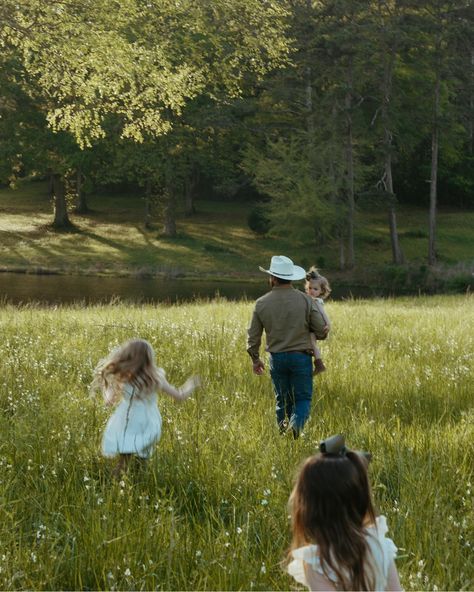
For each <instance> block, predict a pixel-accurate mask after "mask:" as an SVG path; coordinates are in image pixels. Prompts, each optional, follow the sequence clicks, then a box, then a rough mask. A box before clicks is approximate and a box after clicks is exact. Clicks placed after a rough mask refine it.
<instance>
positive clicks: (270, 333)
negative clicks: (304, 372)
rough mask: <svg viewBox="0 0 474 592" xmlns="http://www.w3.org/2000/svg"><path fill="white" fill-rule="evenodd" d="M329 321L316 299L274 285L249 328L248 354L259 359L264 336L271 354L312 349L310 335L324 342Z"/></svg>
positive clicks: (256, 307)
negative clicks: (325, 318) (323, 314)
mask: <svg viewBox="0 0 474 592" xmlns="http://www.w3.org/2000/svg"><path fill="white" fill-rule="evenodd" d="M325 326H326V322H325V320H324V318H323V316H322V314H321V312H320V311H319V309H318V308H317V307H316V305H315V304H314V303H313V299H312V298H311V297H310V296H307V295H306V294H304V293H303V292H300V291H299V290H296V289H295V288H293V286H292V285H286V286H274V287H273V288H272V290H271V291H270V292H268V293H267V294H265V295H264V296H262V297H261V298H259V299H258V300H257V301H256V303H255V308H254V311H253V315H252V320H251V321H250V326H249V328H248V339H247V351H248V353H249V355H250V357H251V358H252V360H253V361H256V360H258V358H259V351H260V344H261V341H262V333H263V330H265V335H266V339H267V348H268V351H270V352H271V353H277V352H285V351H306V350H311V349H312V346H311V338H310V333H314V334H315V335H316V338H317V339H325V338H326V335H327V333H326V332H325V330H324V328H325Z"/></svg>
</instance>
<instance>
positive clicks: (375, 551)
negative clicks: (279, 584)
mask: <svg viewBox="0 0 474 592" xmlns="http://www.w3.org/2000/svg"><path fill="white" fill-rule="evenodd" d="M365 530H366V533H367V535H366V537H367V543H368V546H369V549H368V551H369V554H368V557H367V562H368V564H369V565H368V568H369V569H370V570H371V571H372V573H373V574H374V576H375V588H374V590H385V589H386V586H387V579H388V571H389V566H390V564H391V563H392V561H393V560H394V559H395V556H396V554H397V547H396V546H395V544H394V542H393V541H392V539H389V538H388V537H386V536H385V535H386V534H387V531H388V527H387V520H386V518H385V516H379V517H378V518H377V519H376V523H375V525H373V526H369V527H367V528H366V529H365ZM291 554H292V557H293V560H292V561H291V562H290V563H289V564H288V567H287V570H288V573H289V574H290V575H291V576H293V577H294V578H295V580H296V581H297V582H299V583H300V584H304V585H305V586H307V588H308V589H310V586H309V584H308V582H307V580H306V574H305V564H307V566H309V567H310V568H311V569H313V570H314V571H316V572H317V573H318V574H320V575H322V576H324V577H328V578H329V579H330V580H331V582H333V583H334V584H337V577H336V574H335V573H334V571H333V570H332V569H330V568H329V567H328V568H327V575H326V574H325V573H324V572H323V569H322V567H321V562H320V559H319V554H318V545H305V546H304V547H299V548H298V549H294V550H293V551H292V553H291Z"/></svg>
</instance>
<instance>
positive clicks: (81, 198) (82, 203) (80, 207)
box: [75, 168, 89, 214]
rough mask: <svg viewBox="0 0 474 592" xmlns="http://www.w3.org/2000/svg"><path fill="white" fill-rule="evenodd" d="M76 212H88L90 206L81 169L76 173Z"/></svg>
mask: <svg viewBox="0 0 474 592" xmlns="http://www.w3.org/2000/svg"><path fill="white" fill-rule="evenodd" d="M76 196H77V197H76V208H75V211H76V214H87V212H89V206H88V205H87V198H86V193H85V191H84V176H83V174H82V171H81V169H80V168H79V169H77V173H76Z"/></svg>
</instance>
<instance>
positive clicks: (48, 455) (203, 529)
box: [0, 297, 474, 590]
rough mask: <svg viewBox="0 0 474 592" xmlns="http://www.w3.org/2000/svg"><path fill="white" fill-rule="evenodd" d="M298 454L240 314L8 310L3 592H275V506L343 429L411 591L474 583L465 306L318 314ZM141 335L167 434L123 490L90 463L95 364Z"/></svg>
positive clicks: (97, 406)
mask: <svg viewBox="0 0 474 592" xmlns="http://www.w3.org/2000/svg"><path fill="white" fill-rule="evenodd" d="M328 311H329V313H330V315H331V318H332V320H333V324H334V331H333V335H332V336H331V339H330V340H328V342H327V343H324V344H323V345H322V348H323V354H324V358H325V361H326V363H327V366H328V371H327V372H326V373H324V374H323V375H322V376H321V377H318V379H317V381H316V383H315V384H316V387H317V393H316V395H315V398H314V404H313V409H312V415H311V419H310V421H309V423H308V425H307V428H306V430H305V433H304V437H302V438H301V439H300V440H299V441H297V442H294V441H292V440H290V439H286V438H281V437H280V436H279V435H278V431H277V429H276V426H275V420H274V413H273V406H274V403H273V395H272V390H271V383H270V379H269V376H268V373H265V375H264V376H262V377H255V376H254V375H253V374H252V373H251V371H250V362H249V359H248V356H247V354H246V353H245V331H246V325H247V321H248V319H249V317H250V313H251V304H248V303H245V302H243V303H228V302H226V301H224V300H218V301H213V302H201V303H196V304H188V305H180V306H163V305H161V306H141V307H139V306H133V305H125V304H120V303H116V304H114V305H109V306H105V305H104V306H94V307H90V308H83V307H81V306H79V305H77V306H73V307H60V308H54V309H52V308H41V307H37V306H34V305H30V306H26V307H22V308H16V307H13V306H4V307H3V308H1V309H0V322H1V325H2V331H3V339H2V341H1V342H0V364H1V377H2V378H1V381H0V430H1V431H0V434H1V436H0V482H1V488H0V512H1V518H2V520H1V522H0V540H1V541H2V555H1V557H0V588H2V589H99V590H105V589H109V590H110V589H163V590H166V589H171V590H178V589H179V590H194V589H203V590H216V589H221V590H237V589H242V590H249V589H255V590H269V589H270V590H286V589H289V588H290V587H291V586H293V583H292V582H291V580H290V579H289V578H288V577H287V576H286V575H285V574H284V573H283V572H282V570H281V567H280V561H281V560H282V558H283V557H284V554H285V549H286V547H287V545H288V542H289V527H288V521H287V510H286V503H287V499H288V495H289V492H290V490H291V486H292V482H293V478H294V475H295V471H296V469H297V466H298V465H299V463H300V462H301V461H302V459H303V458H305V457H306V456H307V455H309V454H311V453H312V452H313V451H314V450H315V448H316V446H317V443H318V441H319V440H320V439H321V438H323V437H326V436H328V435H330V434H332V433H335V432H344V433H346V435H347V439H348V443H349V444H350V445H351V446H352V447H354V448H362V449H367V450H370V451H371V452H372V453H373V456H374V460H373V463H372V465H371V469H370V472H371V478H372V483H373V488H374V495H375V499H376V503H377V505H378V507H379V509H380V511H381V512H382V513H383V514H385V515H386V516H387V518H388V523H389V527H390V535H391V536H392V537H393V539H394V540H395V542H396V544H397V546H398V547H399V555H400V556H401V558H400V559H399V562H398V565H399V570H400V573H401V577H402V581H403V584H404V586H405V587H406V588H407V589H416V590H421V589H423V590H425V589H426V590H430V589H434V587H435V586H436V587H437V588H438V589H456V590H461V589H466V590H467V589H472V586H473V566H472V562H470V558H472V547H471V546H470V545H472V544H473V530H474V522H473V516H474V514H473V512H472V509H473V508H472V501H473V498H472V483H473V477H474V475H473V465H472V456H473V453H474V445H473V442H474V437H473V436H474V434H473V431H474V430H473V411H472V395H473V392H472V365H473V349H474V348H473V335H474V331H473V328H474V300H473V299H472V297H445V298H441V297H437V298H432V299H428V298H416V299H403V300H396V301H391V300H386V301H384V300H377V301H373V302H363V301H348V302H343V303H330V304H328ZM133 336H140V337H143V338H146V339H148V340H150V341H151V343H152V344H153V346H154V348H155V351H156V354H157V359H158V362H159V364H160V365H162V366H163V367H164V368H165V369H166V371H167V375H168V378H169V379H170V381H171V382H173V383H175V384H179V383H180V382H182V381H184V379H185V378H186V377H187V376H188V375H189V374H191V373H194V372H197V373H199V374H200V375H201V376H202V378H203V383H204V387H203V388H202V389H201V390H199V391H197V392H196V393H195V395H193V397H192V398H191V399H190V400H188V401H187V402H186V403H184V404H182V405H178V404H176V403H175V402H174V401H172V400H170V399H168V398H165V397H164V396H163V397H160V408H161V412H162V415H163V437H162V440H161V442H160V443H159V445H158V446H157V450H156V453H155V455H154V457H153V458H152V460H151V461H150V462H149V465H148V466H147V467H144V468H143V467H139V466H137V467H133V469H132V470H131V472H130V474H129V475H127V476H126V477H124V479H123V481H122V482H117V481H114V480H113V479H112V478H111V475H110V469H111V467H110V464H109V463H108V462H106V461H105V460H104V459H102V458H101V457H100V455H99V453H98V447H99V443H100V436H101V432H102V429H103V427H104V424H105V421H106V419H107V414H108V411H107V410H106V409H105V408H104V406H103V405H102V403H101V401H99V400H95V399H90V398H89V397H88V395H87V386H88V384H89V382H90V379H91V372H92V368H93V367H94V365H95V364H96V362H97V361H98V359H99V358H101V357H102V356H104V355H105V354H106V353H107V352H108V351H109V350H110V349H111V348H112V347H114V346H115V345H116V344H118V343H120V342H122V341H124V340H125V339H128V338H130V337H133Z"/></svg>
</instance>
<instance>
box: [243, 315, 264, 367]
mask: <svg viewBox="0 0 474 592" xmlns="http://www.w3.org/2000/svg"><path fill="white" fill-rule="evenodd" d="M262 333H263V325H262V321H261V320H260V317H259V316H258V313H257V310H256V309H254V311H253V314H252V319H251V321H250V325H249V328H248V331H247V351H248V353H249V356H250V357H251V358H252V360H253V361H254V362H255V361H256V360H258V358H259V355H260V354H259V352H260V344H261V342H262Z"/></svg>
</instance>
